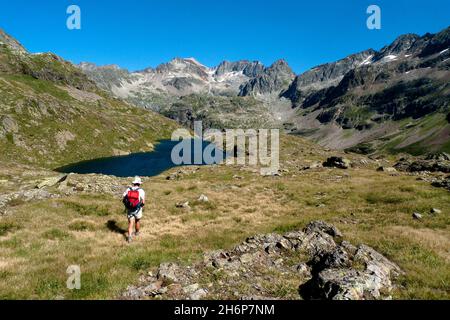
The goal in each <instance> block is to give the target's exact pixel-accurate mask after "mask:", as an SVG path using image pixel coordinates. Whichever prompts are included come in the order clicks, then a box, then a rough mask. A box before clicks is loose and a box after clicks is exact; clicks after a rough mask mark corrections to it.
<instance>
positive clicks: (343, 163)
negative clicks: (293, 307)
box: [323, 157, 351, 169]
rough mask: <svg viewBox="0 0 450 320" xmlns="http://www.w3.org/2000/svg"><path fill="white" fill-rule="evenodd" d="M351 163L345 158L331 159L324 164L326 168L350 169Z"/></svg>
mask: <svg viewBox="0 0 450 320" xmlns="http://www.w3.org/2000/svg"><path fill="white" fill-rule="evenodd" d="M350 165H351V162H350V160H348V159H345V158H343V157H330V158H328V159H327V161H325V162H324V163H323V166H324V167H330V168H339V169H348V168H350Z"/></svg>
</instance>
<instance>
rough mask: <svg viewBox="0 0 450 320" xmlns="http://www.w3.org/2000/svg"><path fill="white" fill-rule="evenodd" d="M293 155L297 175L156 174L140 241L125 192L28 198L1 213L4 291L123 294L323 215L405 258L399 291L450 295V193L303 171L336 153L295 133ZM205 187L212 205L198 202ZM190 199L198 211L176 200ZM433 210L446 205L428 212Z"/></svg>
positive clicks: (235, 170) (288, 146)
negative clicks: (130, 239) (70, 272)
mask: <svg viewBox="0 0 450 320" xmlns="http://www.w3.org/2000/svg"><path fill="white" fill-rule="evenodd" d="M282 155H283V156H282V158H283V160H282V165H283V168H287V169H289V173H285V174H284V175H283V176H282V177H280V178H264V177H261V176H259V174H258V173H253V172H251V171H249V170H241V168H240V167H238V166H236V167H231V166H218V167H217V166H216V167H201V168H200V170H198V171H194V170H192V171H193V173H191V174H186V175H184V176H183V178H182V179H181V180H178V181H168V180H166V179H165V175H164V174H163V175H160V176H157V177H154V178H151V179H149V180H147V181H146V182H145V184H144V188H145V189H146V191H147V194H148V198H149V199H148V200H149V201H148V206H147V207H146V211H145V217H144V219H143V232H142V236H141V237H140V238H139V239H138V240H137V241H136V242H134V243H133V244H131V245H127V244H126V243H125V242H124V238H123V235H122V234H120V230H124V229H125V228H126V219H125V216H124V214H123V211H122V205H121V203H120V199H119V198H118V197H113V196H108V195H106V196H105V195H98V196H87V195H83V194H78V195H74V196H72V197H70V198H63V199H54V200H44V201H40V202H34V203H29V204H19V205H17V206H16V207H15V208H14V213H13V214H12V215H11V216H10V217H4V218H2V220H1V224H2V226H3V229H5V231H4V234H3V235H2V236H0V254H1V256H2V265H1V269H0V270H1V272H0V278H1V281H0V296H1V298H50V299H54V298H58V297H59V298H60V297H65V298H114V297H116V296H117V295H119V294H120V293H121V292H122V290H124V289H125V288H126V286H127V285H129V284H131V283H133V282H135V281H137V279H138V277H139V275H140V274H142V273H145V272H147V271H148V270H149V268H151V267H154V266H157V265H158V264H159V263H160V262H163V261H179V262H181V263H187V262H190V261H195V260H196V259H200V257H201V253H202V252H203V251H205V250H211V249H219V248H228V247H231V246H233V245H234V244H236V243H238V242H240V241H242V240H244V239H245V238H246V237H247V236H250V235H253V234H256V233H262V232H271V231H276V232H284V231H286V230H290V229H296V228H302V227H303V226H304V225H306V224H307V223H308V222H309V221H311V220H315V219H323V220H326V221H329V222H332V223H334V224H335V225H336V226H338V227H339V228H340V229H341V230H342V231H343V232H344V235H345V237H346V239H349V240H351V241H352V242H353V243H367V244H368V245H371V246H373V247H374V248H375V249H377V250H379V251H380V252H382V253H383V254H385V255H386V256H388V257H389V258H390V259H392V260H393V261H395V262H397V263H398V264H399V265H400V266H401V268H402V269H403V270H405V271H406V276H404V277H403V278H402V279H400V280H399V282H398V284H400V285H401V286H402V287H401V289H400V290H398V291H397V292H396V293H395V295H394V297H395V298H416V299H424V298H432V299H448V298H450V296H449V290H448V289H449V283H450V271H449V270H450V259H449V253H448V248H449V244H450V237H449V231H450V230H449V223H450V218H449V215H448V212H450V201H449V200H450V197H449V193H448V191H445V190H443V189H437V188H433V187H431V186H430V185H429V184H428V183H426V182H423V181H417V180H416V179H415V178H414V177H413V176H403V175H402V176H396V177H393V176H390V175H388V174H387V173H383V172H377V171H375V170H374V168H360V169H351V170H348V171H342V170H338V169H319V170H311V171H301V170H298V169H297V168H298V167H299V166H300V167H301V166H303V165H304V164H306V163H307V162H308V161H312V160H317V159H323V158H324V157H326V156H327V155H328V154H327V153H325V152H323V151H321V150H320V149H318V148H317V147H315V146H314V145H312V144H311V143H309V142H306V141H304V140H302V139H300V138H296V137H288V138H283V145H282ZM188 170H190V169H188ZM347 174H348V175H347ZM235 175H238V176H240V177H241V179H236V178H233V176H235ZM122 182H123V181H122ZM119 183H121V182H120V181H118V184H119ZM200 194H206V195H207V196H208V197H209V198H210V202H209V203H207V204H200V203H197V202H195V199H197V198H198V196H199V195H200ZM186 200H189V201H190V202H191V205H192V207H193V210H192V211H191V212H185V211H183V210H182V209H178V208H176V207H175V203H176V202H178V201H186ZM319 203H323V204H325V205H326V206H325V207H317V205H318V204H319ZM431 207H437V208H440V209H442V210H443V213H442V214H440V215H436V216H432V215H430V214H427V213H426V212H428V211H429V210H430V208H431ZM414 211H419V212H422V213H424V219H423V221H422V222H418V221H416V220H413V219H412V218H411V214H412V212H414ZM109 221H113V222H109ZM108 223H109V226H110V227H109V228H108ZM111 225H116V226H117V228H111ZM0 229H1V228H0ZM6 229H8V230H6ZM70 264H79V265H80V266H81V270H82V289H81V290H79V291H76V290H75V291H70V290H68V289H66V287H65V281H66V279H67V275H66V273H65V271H66V268H67V266H68V265H70ZM294 282H295V281H294ZM274 285H277V284H274ZM280 285H282V284H280ZM291 289H292V288H291ZM292 290H293V289H292ZM292 290H288V291H287V292H291V291H292ZM230 298H232V297H230Z"/></svg>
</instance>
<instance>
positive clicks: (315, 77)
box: [282, 49, 376, 103]
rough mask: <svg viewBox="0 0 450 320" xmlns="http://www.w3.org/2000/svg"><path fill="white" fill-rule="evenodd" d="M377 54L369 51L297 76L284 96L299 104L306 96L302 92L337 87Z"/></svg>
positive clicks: (371, 50)
mask: <svg viewBox="0 0 450 320" xmlns="http://www.w3.org/2000/svg"><path fill="white" fill-rule="evenodd" d="M375 54H376V51H375V50H373V49H369V50H365V51H362V52H359V53H356V54H352V55H350V56H348V57H346V58H344V59H341V60H338V61H336V62H332V63H326V64H322V65H319V66H317V67H314V68H312V69H311V70H308V71H306V72H304V73H302V74H301V75H299V76H297V77H296V78H295V80H294V81H293V82H292V84H291V85H290V86H289V88H288V89H287V90H286V91H285V92H284V93H283V94H282V96H283V97H286V98H289V99H291V100H292V101H293V102H294V103H297V102H299V100H300V99H301V97H302V96H304V94H302V92H303V93H305V92H309V91H311V90H320V89H323V88H327V87H330V86H332V85H337V84H338V83H339V81H341V80H342V78H343V77H344V75H345V74H346V73H347V72H349V71H350V70H352V69H354V68H356V67H360V66H363V65H367V64H370V63H371V62H372V58H373V57H374V56H375Z"/></svg>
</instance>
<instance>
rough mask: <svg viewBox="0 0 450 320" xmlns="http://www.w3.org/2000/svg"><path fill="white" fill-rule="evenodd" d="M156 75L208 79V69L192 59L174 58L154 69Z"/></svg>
mask: <svg viewBox="0 0 450 320" xmlns="http://www.w3.org/2000/svg"><path fill="white" fill-rule="evenodd" d="M155 71H156V73H160V74H167V73H172V74H175V75H179V76H182V77H191V76H195V77H200V78H203V79H207V78H208V73H207V71H208V68H207V67H206V66H204V65H202V64H200V63H199V62H198V61H197V60H195V59H193V58H175V59H172V60H171V61H170V62H168V63H163V64H161V65H159V66H158V67H156V69H155Z"/></svg>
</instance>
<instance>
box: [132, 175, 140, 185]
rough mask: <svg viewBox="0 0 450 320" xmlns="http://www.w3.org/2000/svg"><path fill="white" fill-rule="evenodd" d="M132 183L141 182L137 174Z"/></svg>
mask: <svg viewBox="0 0 450 320" xmlns="http://www.w3.org/2000/svg"><path fill="white" fill-rule="evenodd" d="M132 184H142V180H141V178H139V177H138V176H136V177H134V180H133V182H132Z"/></svg>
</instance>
